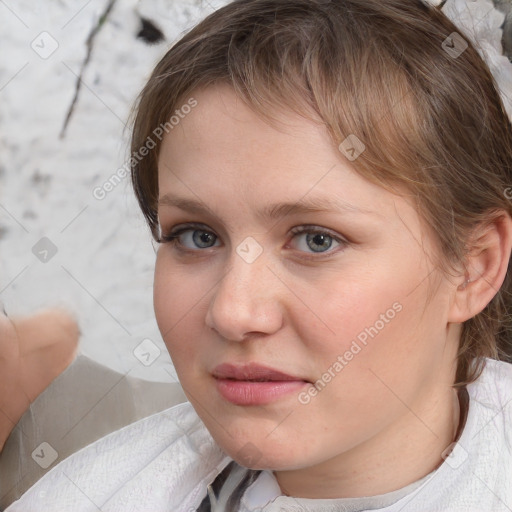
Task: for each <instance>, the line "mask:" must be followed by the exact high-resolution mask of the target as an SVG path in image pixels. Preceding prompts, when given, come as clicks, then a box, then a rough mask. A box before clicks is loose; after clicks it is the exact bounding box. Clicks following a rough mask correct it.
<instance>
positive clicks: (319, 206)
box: [158, 194, 381, 220]
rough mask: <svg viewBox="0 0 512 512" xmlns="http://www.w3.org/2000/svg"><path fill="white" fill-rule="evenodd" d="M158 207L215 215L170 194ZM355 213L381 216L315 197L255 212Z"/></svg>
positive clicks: (268, 215) (269, 215)
mask: <svg viewBox="0 0 512 512" xmlns="http://www.w3.org/2000/svg"><path fill="white" fill-rule="evenodd" d="M158 206H173V207H176V208H179V209H181V210H184V211H187V212H189V213H195V214H199V215H205V214H206V215H208V214H210V215H215V214H214V213H213V212H212V211H211V210H210V208H208V207H207V206H205V205H204V204H203V203H201V202H200V201H196V200H192V199H186V198H180V197H174V196H172V195H170V194H166V195H164V196H162V197H161V198H160V199H159V200H158ZM325 212H333V213H340V212H344V213H357V214H366V215H376V216H379V217H381V215H380V214H379V213H378V212H376V211H373V210H368V209H365V208H360V207H358V206H354V205H352V204H349V203H347V202H345V201H342V200H341V199H339V198H328V197H317V198H307V199H306V198H302V199H300V200H298V201H295V202H284V203H277V204H271V205H267V206H264V207H263V208H262V209H261V210H259V211H258V212H257V216H258V217H259V218H261V219H263V220H277V219H280V218H283V217H286V216H287V215H296V214H301V213H302V214H304V213H325Z"/></svg>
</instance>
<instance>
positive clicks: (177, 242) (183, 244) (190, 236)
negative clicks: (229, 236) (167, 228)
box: [159, 224, 218, 251]
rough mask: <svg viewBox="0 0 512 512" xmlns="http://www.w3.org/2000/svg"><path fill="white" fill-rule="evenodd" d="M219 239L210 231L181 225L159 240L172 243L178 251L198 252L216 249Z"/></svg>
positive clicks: (200, 227) (199, 227)
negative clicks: (199, 250) (215, 245)
mask: <svg viewBox="0 0 512 512" xmlns="http://www.w3.org/2000/svg"><path fill="white" fill-rule="evenodd" d="M217 240H218V237H217V235H215V234H214V233H212V232H211V231H209V230H206V229H203V228H202V226H197V225H191V224H189V225H181V226H178V227H176V228H174V229H172V230H171V232H170V233H169V234H163V235H162V238H161V239H160V240H159V242H161V243H170V244H172V245H174V246H175V247H176V248H177V249H183V250H188V251H196V250H198V249H209V248H211V247H214V244H215V242H217Z"/></svg>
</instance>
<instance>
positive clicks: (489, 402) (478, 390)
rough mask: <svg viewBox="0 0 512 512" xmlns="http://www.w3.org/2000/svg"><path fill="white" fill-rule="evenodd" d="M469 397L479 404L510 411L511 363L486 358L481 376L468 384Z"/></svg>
mask: <svg viewBox="0 0 512 512" xmlns="http://www.w3.org/2000/svg"><path fill="white" fill-rule="evenodd" d="M468 392H469V395H470V397H471V399H472V400H473V401H475V402H478V403H479V404H480V405H481V406H483V407H486V408H489V409H493V410H496V411H502V412H503V413H505V414H508V415H510V414H511V413H512V364H510V363H507V362H504V361H496V360H494V359H486V360H485V367H484V370H483V372H482V374H481V376H480V377H479V378H478V379H477V380H476V381H475V382H473V383H471V384H469V385H468Z"/></svg>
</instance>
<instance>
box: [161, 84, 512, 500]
mask: <svg viewBox="0 0 512 512" xmlns="http://www.w3.org/2000/svg"><path fill="white" fill-rule="evenodd" d="M194 97H195V98H196V99H197V101H198V108H197V109H195V110H194V112H193V113H192V114H190V115H188V116H187V117H186V118H185V119H183V120H182V121H181V122H180V124H179V126H178V127H176V128H175V129H174V130H173V131H172V132H170V133H169V134H168V135H167V136H166V138H165V139H164V142H163V146H162V149H161V152H160V157H159V196H160V200H161V201H162V199H163V198H164V196H166V195H168V194H172V195H173V196H174V197H179V198H186V199H190V200H195V201H200V202H201V203H202V204H203V205H205V206H206V207H207V208H208V211H207V213H193V212H188V211H185V210H183V209H181V208H178V207H177V206H175V205H170V204H168V201H167V203H166V201H165V200H163V201H162V203H161V204H160V205H159V208H158V214H159V222H160V226H161V230H162V233H163V234H164V235H165V234H168V233H169V232H170V231H171V230H172V229H173V227H175V226H177V225H182V224H184V223H187V222H196V223H199V224H201V226H200V227H199V228H198V227H196V228H191V229H190V230H189V231H188V232H186V233H183V234H182V235H181V236H180V237H179V239H178V241H179V242H180V243H178V244H177V245H176V244H173V243H170V242H166V243H162V244H161V245H160V246H159V249H158V252H157V262H156V269H155V283H154V306H155V313H156V318H157V322H158V325H159V328H160V331H161V333H162V336H163V338H164V340H165V343H166V345H167V347H168V350H169V353H170V355H171V357H172V360H173V362H174V365H175V367H176V371H177V374H178V376H179V378H180V381H181V383H182V385H183V388H184V391H185V393H186V394H187V397H188V398H189V400H190V401H191V402H192V404H193V405H194V408H195V409H196V411H197V413H198V415H199V416H200V417H201V419H202V420H203V422H204V423H205V425H206V427H207V428H208V430H209V431H210V433H211V434H212V436H213V437H214V439H215V440H216V441H217V443H218V444H219V445H220V446H221V447H222V449H223V450H224V451H225V452H226V453H227V454H229V455H230V456H231V457H232V458H234V459H235V460H237V461H238V462H239V463H240V464H242V465H249V464H247V459H246V457H245V454H246V453H247V449H248V448H247V446H248V445H247V443H252V445H254V446H253V447H252V450H253V452H255V453H256V459H257V460H253V462H252V464H251V465H250V467H253V468H259V469H271V470H273V471H274V474H275V476H276V478H277V480H278V483H279V485H280V487H281V489H282V491H283V493H284V494H287V495H291V496H296V497H305V498H340V497H358V496H369V495H377V494H382V493H385V492H389V491H392V490H395V489H398V488H401V487H403V486H405V485H407V484H409V483H412V482H414V481H416V480H418V479H419V478H421V477H423V476H424V475H426V474H428V473H429V472H431V471H432V470H434V469H435V468H436V467H438V466H439V465H440V464H441V463H442V462H443V457H442V452H443V451H444V450H445V449H446V448H447V447H448V446H449V445H450V444H451V442H452V441H453V440H454V436H455V433H456V430H457V427H458V424H459V404H458V400H457V396H456V393H455V391H454V390H453V388H452V387H451V385H452V384H453V382H454V378H455V369H456V362H455V361H456V351H457V345H458V340H459V337H460V332H461V323H460V322H462V321H464V320H465V319H467V318H469V317H470V316H468V315H471V316H472V315H474V314H476V313H475V312H474V311H475V310H477V309H479V308H483V306H484V305H485V304H484V302H485V301H486V300H487V302H488V300H490V298H492V293H491V292H490V291H488V290H487V289H486V291H485V293H483V292H482V293H481V294H480V295H478V296H477V297H476V298H474V300H473V299H472V301H469V300H468V296H467V294H468V293H470V291H469V290H471V289H472V287H473V286H474V284H473V283H472V284H471V285H469V286H466V287H462V286H461V284H462V283H463V282H464V281H465V278H466V277H465V275H464V272H463V271H462V272H461V275H460V276H458V277H457V278H456V279H454V278H452V279H451V281H450V280H448V279H447V278H446V277H445V276H444V275H443V274H442V273H441V272H440V270H439V268H438V267H437V266H436V265H435V263H434V261H435V258H434V256H435V254H436V250H437V249H436V242H435V239H434V237H433V236H431V234H430V233H428V231H427V230H426V228H425V226H424V224H423V223H422V221H421V219H420V218H419V216H418V213H417V212H416V210H415V209H414V208H413V207H412V206H411V204H410V203H409V202H408V200H407V199H406V197H402V196H398V195H395V194H392V193H390V192H388V191H386V190H384V189H382V188H380V187H378V186H376V185H373V184H371V183H369V182H368V181H366V180H364V179H363V178H362V177H361V176H359V175H358V174H357V173H356V172H355V171H354V169H353V167H352V166H351V164H350V162H349V161H348V160H346V159H345V158H344V157H343V156H342V155H341V153H340V152H339V151H338V149H337V147H336V145H334V144H333V143H332V141H331V140H330V139H329V137H328V135H327V133H326V131H325V129H324V128H322V126H321V125H320V124H319V123H314V122H313V121H309V120H306V119H304V118H301V117H298V116H297V115H295V114H293V113H291V112H285V111H283V112H279V113H278V112H275V115H276V116H278V118H279V124H278V125H275V126H271V125H270V124H268V123H267V122H265V121H264V120H263V119H261V118H260V117H258V116H257V115H256V114H255V113H254V112H253V111H251V110H250V109H249V108H248V107H247V106H246V105H244V104H243V102H242V101H241V100H239V99H237V98H236V96H235V94H234V93H233V92H232V91H231V89H229V88H228V87H227V86H215V87H211V88H208V89H206V90H201V91H197V92H196V93H195V94H194ZM313 197H315V198H319V197H322V198H330V199H338V200H341V201H343V202H345V203H348V204H350V205H351V208H349V209H338V210H332V211H326V210H323V211H320V212H315V213H313V212H308V213H295V214H293V215H285V216H283V217H280V218H279V219H276V220H269V219H265V218H262V217H260V216H258V215H256V213H257V212H258V211H259V210H260V209H261V208H262V207H264V206H266V205H271V204H275V203H280V202H284V201H286V202H291V203H296V202H298V201H299V200H301V199H303V198H307V199H311V198H313ZM353 207H355V208H353ZM356 209H359V210H362V211H364V212H366V213H363V212H361V211H356ZM503 222H504V224H503V226H504V227H503V230H502V231H503V233H505V235H506V239H505V242H504V246H503V247H502V248H501V253H500V254H501V255H502V256H503V255H506V254H510V246H511V243H510V232H511V229H512V228H511V225H510V218H507V219H505V221H503ZM304 225H309V226H311V225H313V226H318V227H320V228H322V229H323V230H324V232H325V231H327V234H333V235H334V236H336V237H338V238H339V239H340V240H342V241H345V242H341V243H337V242H336V241H335V240H333V241H332V245H331V246H330V248H328V250H327V251H326V252H318V251H319V248H318V245H315V244H314V243H311V242H309V244H308V243H307V239H306V234H304V233H303V234H291V233H290V230H291V229H292V228H294V227H296V226H304ZM195 230H198V233H196V235H203V236H205V234H204V231H206V232H207V233H211V234H212V235H213V236H212V237H211V238H210V239H209V240H210V243H209V244H208V245H209V247H208V246H207V247H206V248H202V247H203V246H198V245H197V242H198V241H199V243H201V240H200V239H199V240H197V239H196V242H194V239H193V238H192V234H193V232H194V231H195ZM249 236H251V237H253V238H254V239H255V240H257V242H258V243H259V244H260V246H261V248H262V249H263V252H262V254H261V255H260V256H259V257H258V258H257V259H256V260H255V261H254V262H253V263H250V264H249V263H247V262H246V261H245V260H244V259H242V258H241V257H240V256H239V255H238V254H237V252H236V249H237V246H238V245H239V244H240V243H241V242H242V241H243V240H244V239H245V238H246V237H249ZM507 237H508V238H507ZM498 239H499V240H501V238H500V237H498ZM207 240H208V238H207ZM180 244H181V245H180ZM507 250H508V253H507ZM481 252H482V251H480V252H479V253H478V254H481ZM493 254H494V253H493ZM479 257H481V256H478V255H477V256H475V258H477V259H478V258H479ZM487 259H488V260H489V258H487ZM491 260H492V258H491ZM475 261H477V263H478V261H480V260H475ZM492 261H494V260H492ZM470 263H471V262H470ZM473 263H474V262H473ZM477 263H475V267H476V266H478V265H477ZM478 268H479V269H480V270H481V272H480V275H485V268H486V267H485V265H483V267H482V268H480V267H478ZM496 268H497V270H496V272H495V275H494V277H493V279H494V280H492V279H490V278H489V280H490V281H492V283H493V284H495V285H496V284H497V283H498V281H499V280H500V279H501V280H502V278H503V276H504V270H503V268H504V267H503V262H501V263H500V264H498V265H497V266H496ZM505 268H506V264H505ZM482 269H483V270H482ZM498 288H499V285H498ZM485 294H487V295H485ZM484 295H485V296H484ZM394 303H398V304H399V305H400V306H401V311H400V312H399V313H397V314H396V315H395V316H394V318H393V319H392V320H390V321H389V322H388V323H386V324H385V327H384V328H382V329H381V330H380V331H379V332H378V334H377V335H376V336H374V337H373V338H371V339H369V341H368V343H367V345H366V346H364V348H362V350H361V351H360V352H359V353H358V354H357V355H355V356H354V357H353V359H352V360H351V361H349V362H348V364H346V366H344V368H343V370H342V371H340V372H338V373H337V374H336V376H335V377H334V378H332V379H331V381H330V382H329V383H328V384H327V385H326V386H325V388H324V389H323V390H322V391H321V392H319V393H318V394H317V395H316V396H315V397H313V398H311V400H310V402H309V403H308V404H306V405H305V404H302V403H301V402H300V401H299V396H298V393H296V392H293V393H291V394H289V395H286V396H284V397H281V398H279V399H278V400H276V401H274V402H272V403H270V404H268V405H258V406H239V405H234V404H232V403H230V402H228V401H226V400H225V399H224V398H223V397H222V396H221V395H220V394H219V393H218V391H217V388H216V385H215V379H214V378H213V376H212V375H211V372H212V370H213V369H214V368H215V366H217V365H218V364H221V363H224V362H231V363H236V364H244V363H248V362H258V363H260V364H263V365H267V366H270V367H272V368H275V369H278V370H280V371H282V372H285V373H288V374H291V375H295V376H300V377H301V378H302V379H304V380H307V381H310V382H315V381H316V380H317V379H319V378H320V377H321V376H322V374H324V372H326V371H327V370H328V368H330V367H331V368H332V366H333V363H334V362H335V361H336V360H337V357H338V356H339V355H340V354H341V355H343V354H344V353H345V351H346V350H348V349H349V348H350V346H351V343H352V341H353V340H354V339H355V338H356V337H357V335H358V334H360V333H361V332H362V331H364V329H365V328H366V327H369V326H372V325H374V324H375V323H376V321H377V320H379V318H381V315H382V314H385V313H386V311H387V310H388V309H389V308H392V305H393V304H394ZM470 303H471V308H472V309H471V308H470V309H468V307H469V306H468V304H470ZM454 319H455V320H454ZM312 387H313V384H306V385H305V387H304V389H306V390H308V389H311V388H312Z"/></svg>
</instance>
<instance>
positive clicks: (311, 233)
mask: <svg viewBox="0 0 512 512" xmlns="http://www.w3.org/2000/svg"><path fill="white" fill-rule="evenodd" d="M294 238H295V239H297V240H298V243H297V249H299V250H300V251H304V252H311V251H312V252H314V253H322V252H327V251H328V250H329V249H331V248H332V247H333V244H337V245H335V246H334V247H337V246H339V245H340V244H341V240H339V239H337V238H336V237H334V236H333V235H330V234H329V233H326V232H325V231H320V230H313V229H309V230H306V229H301V230H300V231H298V232H297V231H296V232H295V236H294Z"/></svg>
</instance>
